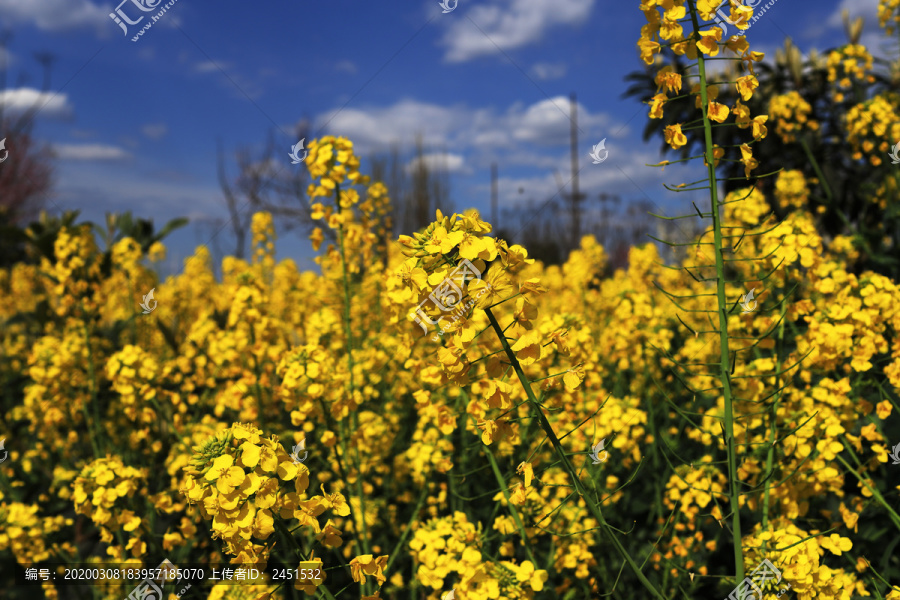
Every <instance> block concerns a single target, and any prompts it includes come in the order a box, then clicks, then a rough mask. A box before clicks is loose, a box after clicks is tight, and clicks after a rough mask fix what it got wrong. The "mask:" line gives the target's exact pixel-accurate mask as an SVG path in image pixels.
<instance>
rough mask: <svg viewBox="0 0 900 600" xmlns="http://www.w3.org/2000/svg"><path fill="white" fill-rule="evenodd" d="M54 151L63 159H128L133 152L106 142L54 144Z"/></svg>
mask: <svg viewBox="0 0 900 600" xmlns="http://www.w3.org/2000/svg"><path fill="white" fill-rule="evenodd" d="M53 153H54V154H55V155H56V157H57V158H61V159H63V160H81V161H94V160H126V159H129V158H131V153H129V152H127V151H125V150H123V149H122V148H119V147H118V146H109V145H106V144H54V145H53Z"/></svg>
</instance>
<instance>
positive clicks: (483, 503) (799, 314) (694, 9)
mask: <svg viewBox="0 0 900 600" xmlns="http://www.w3.org/2000/svg"><path fill="white" fill-rule="evenodd" d="M881 5H882V6H883V14H884V15H885V18H884V23H883V25H885V26H886V27H891V26H892V25H894V24H895V22H896V20H897V19H896V15H897V13H898V10H900V9H898V4H897V2H891V1H885V0H882V2H881ZM717 6H718V3H716V4H715V5H713V3H712V2H709V1H707V0H697V1H696V2H694V0H680V1H679V0H668V1H663V0H644V2H643V4H642V5H641V9H642V10H643V11H644V14H645V16H646V17H647V25H646V26H645V27H644V28H643V30H642V32H641V36H640V40H639V42H638V50H639V52H640V53H641V55H642V57H643V58H644V60H645V62H647V64H648V65H651V64H653V65H654V67H653V70H654V76H655V78H656V83H657V85H658V86H659V90H658V94H657V96H656V97H654V98H653V100H652V101H651V102H650V104H649V107H648V109H649V111H648V118H649V119H660V118H663V116H664V115H665V114H666V111H669V110H670V108H671V106H672V105H673V104H674V103H677V102H682V103H684V104H685V105H686V106H687V107H688V109H689V110H692V111H693V112H694V114H693V120H692V121H691V122H684V123H678V124H669V125H666V126H665V128H664V133H663V136H664V139H665V140H666V142H667V143H668V144H669V146H670V147H671V148H672V149H673V150H678V149H680V148H682V147H684V146H685V145H686V144H688V134H689V133H691V132H692V131H693V133H694V134H695V135H698V136H700V138H701V139H700V143H701V145H702V148H703V152H702V155H699V156H696V157H693V159H694V160H696V161H698V162H700V163H701V164H705V165H706V168H707V172H708V178H707V179H706V180H704V181H703V182H700V183H702V184H703V185H700V184H698V183H697V182H694V183H689V184H679V185H673V187H672V189H673V191H678V190H681V191H686V192H687V193H692V194H694V195H693V196H692V198H694V202H695V204H694V208H696V209H697V212H696V214H692V215H688V216H689V217H691V218H695V219H697V218H699V219H701V220H702V221H703V223H704V224H705V227H706V231H705V232H704V233H703V234H702V235H700V236H698V237H696V238H693V239H673V240H667V242H668V243H669V246H668V247H667V246H665V245H662V244H657V243H647V244H645V245H642V246H639V247H634V248H632V249H631V250H630V253H629V256H628V259H629V260H628V267H627V269H620V270H617V271H615V272H613V273H609V272H608V269H607V253H606V250H605V249H604V248H603V247H602V246H601V245H599V244H598V243H597V241H596V240H595V239H594V238H593V237H591V236H585V237H584V238H583V239H582V240H581V247H580V249H579V250H577V251H575V252H573V253H572V254H571V255H570V256H569V257H568V260H567V261H566V262H565V263H564V264H562V265H560V266H548V265H544V264H542V263H541V262H540V261H536V260H534V259H533V258H529V251H528V247H527V244H525V245H516V244H509V243H507V242H506V241H504V240H501V239H498V238H496V237H493V235H492V231H494V230H495V228H496V226H497V224H496V223H488V222H485V221H484V220H483V218H482V216H480V215H479V214H478V212H477V211H474V210H467V211H465V212H464V213H462V214H450V215H445V214H442V213H441V212H440V211H438V212H437V214H436V215H435V220H434V222H433V223H432V224H431V225H429V226H428V227H426V228H425V229H424V230H422V231H419V232H412V231H409V232H403V234H402V235H399V237H398V236H397V235H395V234H394V228H393V227H392V223H391V214H392V212H391V200H390V190H388V189H387V188H386V187H385V186H384V185H383V184H382V183H380V182H377V181H372V180H371V179H370V177H368V176H367V175H366V174H364V173H362V172H361V171H360V159H359V157H357V156H356V155H355V154H354V149H353V144H352V143H351V141H350V140H347V139H344V138H341V137H333V136H325V137H322V138H319V139H317V140H314V141H312V142H311V143H310V144H309V147H308V149H309V154H308V156H307V158H306V161H305V164H306V166H307V168H308V170H309V174H310V177H311V179H312V181H313V183H312V184H311V185H310V186H309V190H308V196H309V201H310V210H311V213H312V216H313V218H314V219H315V220H316V221H317V222H318V223H319V226H318V227H317V228H316V229H315V230H314V231H313V233H312V235H311V236H310V241H311V244H312V245H313V247H314V249H315V250H317V251H318V252H319V258H318V259H317V262H318V264H319V266H320V268H321V272H320V273H317V272H300V271H299V270H298V268H297V266H296V264H295V263H294V262H293V261H291V260H289V259H285V260H281V261H276V260H275V258H274V256H275V247H276V243H277V239H276V231H275V222H274V220H273V217H272V215H270V214H268V213H262V212H261V213H257V214H256V215H254V217H253V220H252V236H253V253H252V257H251V258H250V259H249V260H246V261H245V260H240V259H236V258H233V257H227V258H225V259H224V260H223V261H222V264H221V272H222V276H221V278H217V277H215V276H214V274H213V273H214V270H213V265H212V259H211V257H210V254H209V252H208V251H207V250H206V249H205V248H204V247H200V248H198V249H197V251H196V253H195V254H194V255H193V256H192V257H190V258H188V259H187V260H186V261H185V263H184V267H183V270H182V272H181V273H179V274H178V275H176V276H173V277H170V278H168V279H166V280H164V281H160V280H159V279H158V278H157V276H156V274H155V272H154V271H153V269H152V268H151V266H150V262H152V261H153V260H157V259H159V258H160V257H162V256H164V255H165V252H166V249H165V247H164V245H163V244H162V243H161V242H156V243H154V244H152V245H150V246H149V247H148V248H143V247H142V245H141V244H140V243H138V242H137V241H136V240H135V239H133V238H130V237H125V238H124V239H121V240H119V241H117V242H115V243H114V244H112V245H111V246H110V247H109V248H108V249H101V248H100V247H99V246H98V243H97V241H96V240H95V237H94V234H93V232H92V230H91V228H90V227H89V226H86V225H74V224H73V225H71V226H64V227H62V228H61V229H60V230H59V232H58V235H56V236H55V239H53V240H52V247H50V248H49V249H48V252H47V253H45V254H43V255H41V256H40V257H39V259H36V260H33V261H28V262H22V263H19V264H16V265H14V266H13V267H11V268H9V269H4V270H0V322H2V323H3V326H2V328H0V386H2V391H0V408H2V410H0V436H4V437H5V449H6V451H8V459H7V460H5V461H3V462H2V464H0V569H2V576H0V578H2V581H3V584H2V590H3V591H2V592H0V596H3V597H9V598H34V597H39V595H40V594H43V596H44V597H46V598H98V599H113V598H124V597H127V596H128V595H129V594H131V593H132V589H133V588H134V587H135V586H136V585H137V584H138V583H139V580H137V579H131V578H129V577H127V576H124V575H123V574H124V573H125V571H127V570H128V569H138V570H140V569H141V568H145V569H146V568H153V567H156V566H157V565H159V564H160V563H161V562H162V561H163V560H165V559H168V560H169V561H170V562H171V563H173V564H174V565H175V566H176V567H179V568H187V566H188V565H190V566H192V567H198V568H202V569H206V571H207V573H208V572H210V571H211V569H212V568H213V567H216V566H217V568H219V569H221V568H222V567H223V565H226V563H229V564H230V566H231V567H232V568H237V567H254V568H257V569H260V570H263V571H266V570H267V569H268V571H271V570H272V567H273V566H276V569H275V571H276V572H277V571H278V570H279V569H281V570H282V575H284V572H285V571H284V569H287V570H288V572H287V575H286V576H284V577H281V578H278V579H276V578H273V577H271V576H269V577H260V578H258V579H254V580H248V581H242V582H226V583H222V582H215V581H211V580H210V578H209V577H204V578H202V580H196V581H192V582H191V585H190V586H189V587H190V589H188V590H187V591H186V593H185V594H184V597H187V598H210V599H220V598H221V599H244V598H246V599H265V598H273V599H274V598H295V599H296V598H306V597H315V598H327V599H334V598H337V599H344V598H353V599H356V598H358V599H359V600H374V599H397V600H400V599H404V600H405V599H427V600H437V599H439V598H457V599H460V600H488V599H542V598H548V599H549V598H560V599H563V600H576V599H577V600H580V599H600V598H607V597H611V598H633V597H642V598H655V599H659V600H662V599H667V600H668V599H674V598H691V599H693V598H723V597H729V595H731V597H732V598H734V599H735V600H738V599H740V598H748V599H749V598H754V599H755V600H763V598H765V599H766V600H768V599H770V598H776V597H781V596H782V595H786V596H788V597H792V598H796V599H797V600H811V599H813V598H817V599H826V600H830V599H841V600H847V599H850V598H873V599H876V598H877V599H884V598H887V599H888V600H900V552H896V551H895V549H896V548H897V545H898V540H900V536H898V534H900V515H898V511H900V458H898V459H897V460H896V462H895V461H892V458H891V456H892V454H891V453H892V452H893V453H894V455H896V454H898V450H897V447H898V445H900V427H898V423H900V416H898V413H900V337H898V334H900V287H898V283H897V282H896V281H895V280H894V279H893V278H892V277H890V276H888V275H885V274H883V273H881V272H878V271H876V270H874V269H872V268H870V266H869V263H865V262H864V260H865V259H866V258H867V256H868V255H867V253H866V252H864V251H862V250H860V245H859V243H858V242H857V237H855V236H854V235H853V234H850V233H848V234H844V235H831V234H826V233H823V230H822V226H821V223H820V221H819V218H818V215H819V214H820V213H821V211H817V210H816V209H815V208H813V203H814V197H817V196H818V195H819V194H820V192H819V191H818V190H819V188H820V186H821V181H820V180H819V179H817V178H816V177H814V176H811V175H810V174H809V172H808V171H809V170H814V167H813V166H812V165H809V169H808V170H805V169H800V168H791V169H784V170H781V171H778V167H779V165H778V164H777V160H774V159H773V157H772V156H764V155H761V154H758V153H755V152H754V150H753V148H754V147H755V144H756V143H757V142H760V141H761V140H762V139H763V138H766V137H769V138H775V139H774V142H777V143H778V144H784V145H787V144H792V143H796V136H800V135H803V134H804V132H806V133H810V132H814V131H816V130H817V129H818V125H817V124H816V123H815V120H814V119H813V118H812V117H811V116H810V115H811V114H812V113H811V111H812V108H811V107H809V105H808V103H807V100H804V99H803V98H802V97H801V96H800V95H799V94H798V93H797V92H786V93H775V92H773V93H771V94H770V96H768V97H765V98H763V101H764V102H765V103H766V105H768V106H769V107H770V110H769V113H768V114H751V109H750V108H749V106H750V105H749V104H747V103H748V101H750V100H751V98H754V96H755V95H756V96H758V95H759V94H760V90H759V89H758V88H759V82H758V80H757V77H756V75H755V71H753V69H754V67H755V68H757V69H758V68H759V63H760V61H761V60H762V55H761V54H760V53H758V52H755V51H753V50H751V48H750V44H749V42H748V41H747V40H746V39H744V38H740V37H733V38H730V39H729V40H722V39H720V38H721V30H719V29H716V28H711V29H703V28H701V27H699V26H698V23H699V21H700V20H709V19H710V18H711V15H712V13H713V11H714V10H715V8H716V7H717ZM748 11H749V12H748ZM752 12H753V10H752V9H750V8H747V7H746V6H743V5H738V6H735V7H733V8H732V20H734V21H735V22H738V23H741V22H742V20H743V22H746V21H748V20H749V18H750V17H752ZM739 27H740V26H739ZM835 52H836V55H835V56H834V57H832V56H828V57H826V60H827V62H828V65H829V67H828V68H831V69H833V70H834V71H835V77H834V82H835V85H838V84H840V83H841V80H842V79H844V78H849V79H854V80H855V79H858V80H860V81H863V80H865V79H866V77H867V76H868V73H869V70H870V69H871V66H869V67H867V66H866V64H865V63H866V57H867V56H868V55H867V54H866V53H865V52H866V51H865V48H864V47H862V46H859V47H858V48H857V47H855V46H854V47H846V48H843V49H842V50H839V51H835ZM672 55H677V56H679V57H682V58H686V59H688V60H690V61H692V63H694V64H695V66H694V69H695V70H696V75H694V77H693V79H692V80H691V81H690V82H688V81H684V82H683V76H682V75H681V74H680V73H679V72H678V69H676V68H674V66H673V64H674V63H673V64H670V63H669V62H666V63H665V64H661V63H660V62H659V60H663V58H661V57H666V58H665V60H668V59H669V58H670V57H671V56H672ZM725 55H728V56H730V57H732V58H734V59H735V61H736V62H737V63H739V64H741V65H743V66H744V68H745V69H746V71H745V72H744V74H742V75H740V76H737V75H736V76H735V78H734V79H733V80H728V81H723V80H721V79H722V78H725V79H727V78H728V77H729V71H725V72H724V73H723V74H722V75H712V74H711V73H709V72H708V71H707V69H708V68H709V64H711V63H709V62H708V61H709V60H710V59H712V58H713V57H720V58H721V57H723V56H725ZM857 60H858V61H859V62H858V63H857V62H856V61H857ZM716 77H720V80H715V78H716ZM710 78H711V79H710ZM714 80H715V81H714ZM717 83H718V88H721V90H722V95H723V96H724V94H725V88H726V87H730V88H731V90H732V93H733V94H735V98H736V101H735V102H730V101H729V102H728V103H727V104H726V103H724V100H723V103H720V102H718V101H717V99H720V98H719V97H718V94H719V92H718V91H717V89H718V88H717V87H715V86H716V84H717ZM851 83H853V82H851ZM742 100H743V102H744V104H742ZM755 100H757V101H758V100H759V98H758V97H757V98H756V99H755ZM834 101H835V102H844V99H843V98H841V99H840V100H834ZM804 105H806V107H804ZM898 111H900V109H898V101H897V97H896V94H893V95H892V93H891V92H885V93H883V94H881V95H878V96H877V97H876V98H874V99H872V100H867V101H866V102H862V103H859V104H852V105H851V106H849V107H848V108H847V110H846V111H845V112H846V115H847V119H846V128H847V139H848V141H849V143H850V144H851V145H852V146H853V149H852V151H851V152H850V153H848V154H851V153H852V154H855V155H854V156H852V157H850V156H848V160H850V159H851V158H852V159H853V160H857V161H862V162H865V163H866V165H867V166H868V167H869V168H871V169H875V168H876V167H877V168H880V169H882V170H884V172H889V174H887V175H884V176H883V178H882V179H879V180H878V182H877V184H876V185H873V186H872V188H871V190H868V191H867V192H866V193H868V194H869V198H868V202H869V205H870V206H871V207H872V210H875V211H883V212H884V214H889V213H890V214H896V211H897V206H898V192H897V190H898V185H897V182H898V177H900V176H898V175H897V173H898V169H897V168H896V167H894V168H893V171H890V165H882V161H883V157H884V156H886V151H887V149H888V148H886V147H884V145H883V144H882V142H881V141H880V140H881V138H887V137H891V136H893V138H896V139H898V140H900V118H898ZM725 126H729V127H732V128H734V130H735V132H736V133H735V135H742V136H744V137H745V138H746V139H745V141H744V142H742V143H741V144H734V145H728V146H726V145H724V144H723V145H722V146H721V147H720V146H719V145H717V144H714V143H713V137H712V132H713V129H714V128H716V129H718V128H719V127H725ZM767 128H768V129H767ZM770 141H772V140H770ZM876 155H880V156H881V158H879V159H878V161H877V162H876V158H877V156H876ZM726 162H731V163H734V164H737V165H739V167H738V168H739V173H740V176H741V178H742V181H743V182H742V183H741V185H740V186H738V187H735V188H734V189H731V190H730V191H728V192H727V193H725V194H721V195H720V193H719V191H718V190H719V187H718V183H720V182H721V181H720V179H719V177H720V176H719V175H718V171H717V169H719V168H720V167H721V168H724V166H725V163H726ZM720 163H721V165H720ZM770 163H771V164H770ZM773 165H774V166H773ZM647 168H648V169H649V168H651V167H647ZM776 171H777V172H776ZM751 174H753V175H754V176H757V175H758V176H762V175H766V176H767V177H768V179H767V181H771V183H772V185H770V186H763V185H759V186H757V185H755V184H754V182H753V181H754V180H753V178H752V177H751ZM879 177H880V176H879ZM704 186H705V187H704ZM696 190H700V193H699V194H697V193H696ZM829 195H830V192H829ZM698 198H699V199H698ZM701 202H704V203H705V204H701ZM892 211H893V212H892ZM885 219H886V217H885ZM669 247H670V248H671V249H672V251H671V252H669V253H667V254H665V255H663V254H662V253H661V249H662V248H669ZM870 254H871V253H870ZM151 289H153V290H154V293H153V296H152V298H153V304H151V305H150V306H149V308H151V310H147V308H145V309H144V310H143V311H142V308H141V306H142V302H141V299H142V298H143V299H144V304H145V305H146V304H147V300H148V299H147V298H146V294H147V292H148V291H149V290H151ZM751 290H754V292H755V295H748V293H749V292H750V291H751ZM300 454H305V457H301V456H300ZM764 560H767V561H769V563H768V564H769V565H771V566H772V567H773V568H774V569H775V570H777V577H770V578H769V579H768V580H767V579H765V578H763V579H762V580H759V579H757V578H754V577H751V574H752V573H754V572H756V571H755V570H756V569H757V566H758V565H760V564H761V563H762V562H763V561H764ZM60 565H62V566H65V565H79V566H81V567H92V568H94V569H98V570H100V571H102V570H106V571H107V572H113V573H118V575H117V576H115V577H105V578H99V577H96V578H94V577H92V580H91V581H90V582H89V583H90V585H81V586H77V585H71V583H72V582H66V584H63V583H61V582H60V581H59V575H58V576H57V580H55V581H54V580H52V578H51V580H46V581H44V580H41V579H38V580H36V581H30V582H29V581H28V576H27V572H28V570H29V569H30V568H42V567H49V568H50V569H51V572H56V573H58V574H59V573H61V571H56V569H57V567H58V566H60ZM310 567H311V568H310ZM293 569H298V571H296V572H294V571H292V570H293ZM307 569H310V570H309V571H308V573H315V575H314V576H309V577H306V576H305V573H306V572H307V571H306V570H307ZM745 577H746V578H747V579H745ZM140 579H143V578H140ZM746 582H750V583H752V584H753V586H758V589H759V591H753V590H749V588H747V587H746V586H747V585H750V584H749V583H746ZM7 583H8V585H7ZM742 586H743V587H742ZM159 587H161V588H163V590H164V597H167V598H175V597H179V595H180V592H179V591H177V590H175V587H176V586H174V585H171V584H170V585H162V584H160V586H159ZM177 587H178V590H181V589H182V588H183V586H177ZM784 588H787V590H786V591H785V589H784ZM38 590H40V591H38ZM733 590H734V591H733ZM738 590H743V591H738ZM748 590H749V591H748ZM753 594H756V595H755V596H754V595H753ZM151 597H152V598H154V600H155V597H153V596H146V598H151Z"/></svg>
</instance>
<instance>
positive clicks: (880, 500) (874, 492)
mask: <svg viewBox="0 0 900 600" xmlns="http://www.w3.org/2000/svg"><path fill="white" fill-rule="evenodd" d="M835 458H837V459H838V461H840V463H841V464H842V465H844V467H846V469H847V470H848V471H850V472H851V473H853V475H854V476H855V477H856V479H858V480H859V482H860V483H862V484H863V485H864V486H866V489H868V490H869V491H870V492H872V496H873V497H874V498H875V499H876V500H877V501H878V503H879V504H880V505H881V506H882V508H884V509H885V510H886V511H888V514H889V515H890V516H891V521H893V523H894V526H895V527H897V529H900V516H898V515H897V513H896V512H894V509H893V508H891V506H890V505H889V504H888V503H887V502H886V501H885V499H884V496H882V495H881V492H879V491H878V489H877V488H874V487H872V486H871V485H869V482H868V481H866V480H865V479H864V478H863V477H862V475H860V474H859V473H857V472H856V471H855V470H854V469H853V467H851V466H850V465H849V464H848V463H847V461H846V460H844V458H843V457H842V456H841V455H840V454H838V455H836V456H835Z"/></svg>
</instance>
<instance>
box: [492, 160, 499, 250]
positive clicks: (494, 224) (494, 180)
mask: <svg viewBox="0 0 900 600" xmlns="http://www.w3.org/2000/svg"><path fill="white" fill-rule="evenodd" d="M491 226H492V227H493V230H494V236H496V235H497V228H498V227H499V225H498V223H497V163H491Z"/></svg>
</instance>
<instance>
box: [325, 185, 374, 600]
mask: <svg viewBox="0 0 900 600" xmlns="http://www.w3.org/2000/svg"><path fill="white" fill-rule="evenodd" d="M334 193H335V200H336V203H337V205H336V209H337V211H338V212H340V210H341V186H340V185H337V184H336V185H335V188H334ZM337 234H338V244H339V245H340V248H341V271H342V277H341V280H342V282H343V286H344V325H345V327H346V329H347V369H348V370H349V373H348V377H349V381H350V397H351V399H352V398H353V397H354V395H355V391H356V389H355V386H354V382H353V369H354V366H355V365H354V363H353V328H352V324H351V316H350V279H349V275H348V273H347V252H346V248H345V245H344V226H343V223H339V224H338V230H337ZM350 420H351V427H352V429H353V431H354V432H357V431H359V416H358V413H357V412H356V411H352V412H351V414H350ZM342 421H343V419H342ZM341 443H342V445H343V447H344V455H345V456H346V455H347V452H346V450H347V443H346V435H342V436H341ZM353 456H354V462H355V463H356V464H355V466H356V486H355V487H356V495H357V497H358V498H359V513H360V516H359V520H358V524H359V526H360V539H361V541H362V551H363V554H371V553H372V552H371V550H370V546H369V534H368V529H367V527H366V499H365V496H364V495H363V484H362V462H361V460H360V458H359V445H358V444H354V445H353ZM368 592H369V582H368V580H366V582H365V583H364V584H363V585H362V588H361V590H360V595H361V596H362V595H363V594H368Z"/></svg>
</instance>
